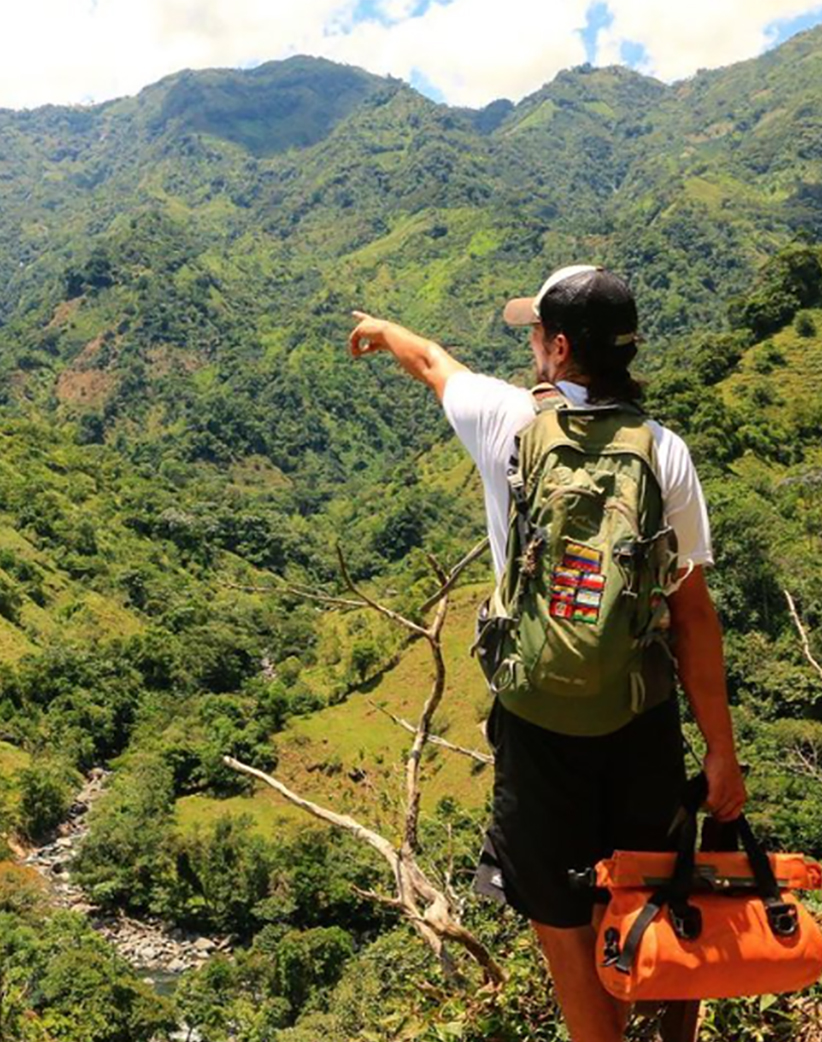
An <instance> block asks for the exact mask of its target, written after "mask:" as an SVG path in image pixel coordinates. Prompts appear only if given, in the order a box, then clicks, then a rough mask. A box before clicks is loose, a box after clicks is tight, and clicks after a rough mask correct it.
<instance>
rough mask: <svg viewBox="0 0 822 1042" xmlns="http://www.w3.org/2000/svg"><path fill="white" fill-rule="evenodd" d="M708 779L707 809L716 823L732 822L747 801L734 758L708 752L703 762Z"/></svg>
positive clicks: (743, 782) (743, 781) (743, 783)
mask: <svg viewBox="0 0 822 1042" xmlns="http://www.w3.org/2000/svg"><path fill="white" fill-rule="evenodd" d="M703 767H704V769H705V776H706V778H707V779H708V809H709V810H710V812H711V814H713V816H714V817H715V818H716V820H717V821H733V820H734V819H735V818H738V817H739V815H740V814H741V813H742V808H743V807H744V806H745V803H746V801H747V799H748V794H747V792H746V791H745V780H744V778H743V777H742V770H741V769H740V766H739V762H738V761H737V758H736V756H735V755H734V754H733V753H731V754H730V755H728V754H724V753H717V752H708V753H707V754H706V756H705V759H704V761H703Z"/></svg>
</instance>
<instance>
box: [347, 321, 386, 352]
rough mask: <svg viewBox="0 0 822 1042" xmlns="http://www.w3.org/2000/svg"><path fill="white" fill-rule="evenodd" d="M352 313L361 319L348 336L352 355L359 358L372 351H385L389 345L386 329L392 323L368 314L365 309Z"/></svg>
mask: <svg viewBox="0 0 822 1042" xmlns="http://www.w3.org/2000/svg"><path fill="white" fill-rule="evenodd" d="M351 314H352V315H353V316H354V318H356V319H358V320H359V321H358V323H357V325H356V326H355V327H354V329H353V330H352V331H351V336H350V337H349V338H348V347H349V350H350V351H351V355H352V357H353V358H359V357H360V356H361V355H367V354H369V353H370V352H372V351H385V350H386V349H387V347H388V343H387V341H386V337H385V329H386V326H388V325H390V324H391V323H389V322H386V321H384V319H381V318H374V317H373V316H371V315H367V314H366V313H365V312H364V311H352V312H351Z"/></svg>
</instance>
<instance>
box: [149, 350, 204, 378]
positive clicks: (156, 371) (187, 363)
mask: <svg viewBox="0 0 822 1042" xmlns="http://www.w3.org/2000/svg"><path fill="white" fill-rule="evenodd" d="M146 362H147V363H148V366H149V372H150V374H151V376H153V377H158V376H167V375H168V374H169V373H178V374H183V375H188V374H189V373H194V372H196V371H197V370H198V369H200V368H201V367H202V366H203V365H204V364H205V362H204V361H203V359H202V358H200V356H199V355H198V354H197V353H196V352H194V351H183V350H181V349H180V348H179V347H171V346H170V345H169V344H157V345H155V346H154V347H150V348H149V349H148V351H146Z"/></svg>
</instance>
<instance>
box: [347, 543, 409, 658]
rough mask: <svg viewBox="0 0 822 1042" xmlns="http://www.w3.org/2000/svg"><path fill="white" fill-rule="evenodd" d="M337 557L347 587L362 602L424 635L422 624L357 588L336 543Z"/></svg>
mask: <svg viewBox="0 0 822 1042" xmlns="http://www.w3.org/2000/svg"><path fill="white" fill-rule="evenodd" d="M337 558H338V560H339V562H340V571H341V572H342V574H343V578H344V579H345V582H346V585H347V586H348V589H349V590H350V591H351V592H352V593H353V594H355V595H356V596H357V597H359V598H360V600H362V602H363V603H364V604H367V605H368V607H369V608H373V609H374V611H376V612H378V613H379V614H380V615H384V616H385V617H386V618H387V619H390V620H391V621H392V622H396V623H397V625H398V626H403V627H404V628H405V629H407V630H409V631H410V632H411V633H416V635H417V636H418V637H425V636H426V635H427V633H428V631H427V630H426V629H425V628H424V627H423V626H418V625H417V624H416V622H412V621H411V619H406V618H405V616H404V615H400V614H399V612H396V611H392V610H391V609H390V608H386V607H385V605H384V604H380V603H379V602H378V601H375V600H374V599H373V598H372V597H369V596H368V595H367V594H364V593H363V592H362V590H360V589H358V588H357V587H356V586H355V585H354V580H353V579H352V578H351V573H350V572H349V571H348V565H347V564H346V561H345V557H344V556H343V552H342V547H341V546H340V545H339V544H337Z"/></svg>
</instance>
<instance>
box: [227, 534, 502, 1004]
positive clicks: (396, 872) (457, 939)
mask: <svg viewBox="0 0 822 1042" xmlns="http://www.w3.org/2000/svg"><path fill="white" fill-rule="evenodd" d="M481 545H483V546H484V543H483V544H481ZM477 549H478V548H475V550H473V551H471V553H469V554H468V555H467V556H466V557H465V558H463V560H462V561H460V562H459V563H458V564H457V565H456V566H455V567H454V568H453V569H452V570H451V572H450V573H449V574H446V573H445V572H444V571H443V569H442V567H441V566H440V565H439V563H438V562H437V561H436V560H435V559H434V558H433V557H432V558H429V559H430V562H431V566H432V568H433V570H434V573H435V575H436V577H437V579H438V581H439V591H438V594H437V595H436V596H435V597H433V598H430V599H429V601H428V602H427V605H426V608H430V607H433V606H434V605H436V612H435V615H434V619H433V621H432V623H431V624H430V625H429V626H427V627H426V626H422V625H420V624H419V623H416V622H414V621H412V620H411V619H408V618H406V617H404V616H402V615H400V614H399V613H397V612H395V611H393V610H391V609H390V608H387V607H386V606H385V605H382V604H380V603H379V602H377V601H375V600H374V599H373V598H371V597H369V596H368V595H366V594H365V593H363V592H362V591H361V590H359V589H358V588H357V586H355V584H354V582H353V581H352V579H351V576H350V573H349V570H348V566H347V564H346V561H345V558H344V557H343V554H342V550H341V549H340V548H339V546H338V548H337V554H338V558H339V564H340V570H341V572H342V575H343V578H344V579H345V582H346V584H347V586H348V588H349V589H350V591H351V592H352V593H353V594H354V596H355V597H356V598H357V599H358V602H359V605H360V606H362V607H368V608H371V609H372V610H374V611H376V612H379V613H380V614H381V615H383V616H385V617H386V618H389V619H390V620H391V621H392V622H394V623H396V624H397V625H399V626H402V627H403V628H404V629H405V630H407V631H408V632H409V633H411V634H413V635H414V636H415V637H417V638H420V639H423V640H425V641H426V642H427V643H428V646H429V649H430V651H431V657H432V660H433V666H434V677H433V681H432V686H431V690H430V692H429V694H428V697H427V699H426V700H425V703H424V705H423V708H422V711H421V713H420V717H419V720H418V723H417V726H416V728H415V730H414V738H413V741H412V743H411V748H410V750H409V753H408V756H407V759H406V764H405V801H406V812H405V821H404V827H403V834H402V838H401V841H400V844H399V847H397V846H395V844H394V843H392V842H391V841H390V840H389V839H387V838H386V837H384V836H382V835H380V834H379V833H377V832H375V831H374V830H373V829H370V828H368V827H367V826H365V825H362V824H361V823H360V822H359V821H356V820H355V819H354V818H351V817H350V816H348V815H344V814H337V813H335V812H334V811H330V810H328V809H326V808H325V807H322V806H320V805H318V804H316V803H314V802H312V801H311V800H307V799H305V798H303V797H301V796H299V795H298V794H297V793H296V792H293V791H292V790H291V789H289V788H288V787H287V786H286V785H284V784H283V783H282V782H281V781H279V780H278V779H277V778H274V777H272V776H271V775H269V774H266V773H265V772H263V771H260V770H258V769H256V768H254V767H251V766H249V765H248V764H244V763H242V762H240V761H239V760H236V759H234V758H233V757H231V756H226V758H225V762H226V763H227V764H228V765H229V766H230V767H233V768H234V769H235V770H238V771H241V772H243V773H245V774H248V775H250V776H252V777H255V778H258V779H259V780H260V781H263V782H265V783H266V784H267V785H270V786H271V787H272V788H273V789H275V791H277V792H279V793H280V794H281V795H282V796H284V797H285V798H286V799H287V800H289V801H290V802H291V803H293V804H295V805H296V806H298V807H301V808H302V809H303V810H305V811H307V812H308V813H309V814H312V815H314V817H317V818H319V819H320V820H321V821H325V822H327V823H328V824H331V825H334V826H336V827H337V828H340V829H344V830H345V831H347V832H350V833H351V834H352V835H354V836H355V837H356V838H357V839H358V840H360V841H361V842H363V843H366V844H368V845H369V846H371V847H373V848H374V849H375V850H376V851H377V852H378V853H379V854H380V855H381V856H382V857H383V858H384V859H385V860H386V861H387V862H388V864H389V866H390V868H391V871H392V875H393V877H394V883H395V892H396V896H392V897H389V896H387V895H383V894H378V893H375V892H373V891H371V892H369V893H368V896H369V897H371V898H372V899H373V900H375V901H377V902H379V903H381V904H384V905H386V906H388V907H391V908H394V909H396V910H397V911H398V912H400V914H401V915H403V916H404V917H405V918H407V919H408V920H409V922H411V923H412V925H413V926H414V928H415V929H416V930H417V932H418V933H419V934H420V936H421V937H422V938H423V940H424V941H425V942H426V943H427V944H428V945H429V947H430V948H431V950H432V951H433V952H434V954H435V955H436V956H437V958H438V959H439V961H440V963H441V965H442V967H443V970H444V972H445V973H446V975H447V976H449V977H450V978H452V979H453V978H455V977H457V976H458V970H457V966H456V963H455V962H454V959H453V957H452V955H451V952H450V950H449V948H448V947H447V942H449V941H450V942H454V943H455V944H458V945H460V946H461V947H462V948H464V949H465V950H466V951H467V952H468V953H469V954H470V956H471V957H472V958H473V960H474V961H475V962H476V963H477V965H478V966H479V967H480V968H481V970H482V973H483V976H484V977H485V979H486V980H487V981H489V982H492V983H494V984H497V985H498V984H500V983H501V982H502V980H503V979H504V974H503V971H502V969H501V967H500V966H499V965H498V964H497V962H496V960H495V959H494V957H493V955H492V954H491V953H490V952H489V951H488V950H487V948H486V947H485V945H484V944H483V943H482V942H481V941H480V940H479V939H478V938H477V937H476V936H475V935H474V934H473V933H471V931H470V930H467V929H466V928H465V927H464V926H463V925H462V924H461V923H460V919H459V905H458V902H457V899H456V896H455V894H454V893H453V891H452V889H451V886H450V882H449V881H448V880H446V883H445V887H444V889H441V888H440V887H439V886H437V885H435V884H434V883H433V882H432V881H431V879H430V878H429V876H428V875H427V874H426V872H425V871H424V870H423V868H422V867H421V866H420V863H419V853H420V840H419V813H420V764H421V760H422V753H423V750H424V748H425V746H426V744H427V743H428V741H429V738H430V734H431V721H432V719H433V716H434V713H435V712H436V711H437V708H438V707H439V705H440V702H441V701H442V696H443V694H444V691H445V661H444V659H443V655H442V643H441V635H442V628H443V626H444V624H445V618H446V613H447V610H448V592H449V590H450V589H451V587H452V586H453V584H454V582H455V581H456V578H457V576H458V575H459V574H460V572H461V571H462V570H463V568H464V567H465V566H466V564H467V563H469V562H470V561H472V560H473V559H474V558H475V557H476V555H477ZM343 603H345V602H343Z"/></svg>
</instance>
